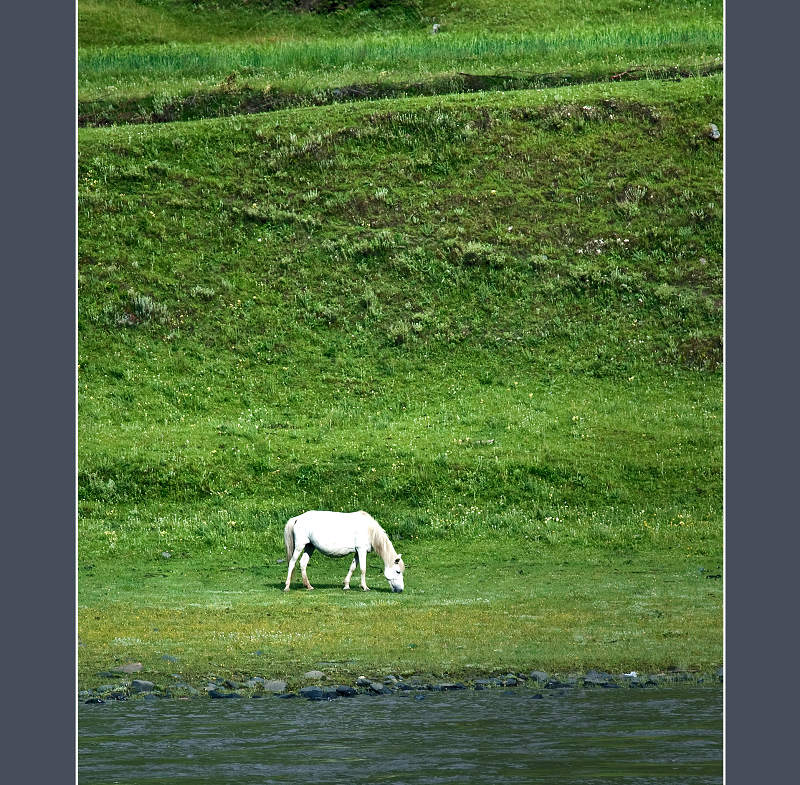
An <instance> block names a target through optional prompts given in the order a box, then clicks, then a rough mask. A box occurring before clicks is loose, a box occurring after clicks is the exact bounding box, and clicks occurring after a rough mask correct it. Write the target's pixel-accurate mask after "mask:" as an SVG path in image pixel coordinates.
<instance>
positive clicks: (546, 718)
mask: <svg viewBox="0 0 800 785" xmlns="http://www.w3.org/2000/svg"><path fill="white" fill-rule="evenodd" d="M537 694H538V695H541V696H542V697H541V698H537V697H534V696H536V695H537ZM418 696H419V697H418ZM78 773H79V783H81V785H88V784H89V783H103V785H114V783H120V784H124V785H134V784H136V785H139V784H140V783H141V785H160V784H166V783H169V784H170V785H181V784H183V783H198V784H199V783H203V784H204V785H205V784H206V783H220V784H221V785H250V784H251V783H253V785H255V784H256V783H258V785H271V784H272V783H280V784H281V785H284V784H285V783H303V784H305V783H309V784H313V785H326V784H327V783H331V784H335V785H344V783H381V784H384V785H417V784H419V785H439V783H457V784H458V785H473V784H474V785H483V783H486V785H512V783H513V784H514V785H517V784H518V783H519V784H522V783H526V784H527V783H548V784H549V783H559V785H595V783H597V784H598V785H599V784H600V783H603V784H604V785H605V784H607V783H608V784H610V783H615V784H617V785H645V783H647V785H651V784H652V785H656V784H657V785H665V784H666V783H675V785H699V784H700V783H715V784H716V783H722V690H721V688H718V687H702V686H670V687H667V688H657V689H636V688H621V689H600V688H594V689H584V688H573V689H565V690H542V691H541V692H539V693H537V692H536V691H535V690H533V689H530V688H518V689H513V690H502V689H497V690H483V691H477V692H475V691H472V690H468V691H458V692H443V693H432V692H426V693H409V694H397V695H381V696H367V695H361V696H357V697H353V698H339V699H337V700H334V701H328V702H312V701H307V700H305V699H304V698H294V699H279V698H275V697H271V696H270V697H264V698H258V699H256V698H241V699H229V700H205V699H194V700H188V701H182V700H176V699H162V700H154V701H127V702H111V703H107V704H104V705H81V706H80V707H79V710H78Z"/></svg>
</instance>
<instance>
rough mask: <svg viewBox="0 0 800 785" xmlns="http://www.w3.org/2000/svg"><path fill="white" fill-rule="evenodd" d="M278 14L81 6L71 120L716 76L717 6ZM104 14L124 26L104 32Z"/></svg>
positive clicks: (271, 8)
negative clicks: (73, 116) (74, 115)
mask: <svg viewBox="0 0 800 785" xmlns="http://www.w3.org/2000/svg"><path fill="white" fill-rule="evenodd" d="M289 5H290V4H285V3H275V2H271V3H258V2H254V3H247V4H245V3H241V2H230V3H224V4H195V3H189V2H188V1H187V2H182V1H181V0H173V2H166V0H159V1H157V2H156V1H155V0H154V1H153V2H149V3H143V2H138V3H134V2H133V0H126V2H122V3H116V4H114V3H111V2H110V0H103V2H99V1H98V0H95V2H94V3H82V4H81V6H80V7H81V9H83V10H82V12H81V13H82V17H81V18H82V20H83V24H82V25H81V26H80V28H79V35H80V46H81V48H80V51H79V81H78V91H79V99H80V104H79V119H80V122H81V124H84V125H106V124H109V123H114V122H131V121H136V122H147V121H162V122H163V121H165V120H182V119H198V118H200V117H210V116H223V115H230V114H241V113H249V112H260V111H267V110H272V109H280V108H284V107H287V106H298V105H315V104H325V103H333V102H339V101H352V100H364V99H366V98H381V97H403V96H409V95H434V94H445V93H453V92H464V91H476V90H509V89H521V88H533V87H547V86H554V85H564V84H579V83H583V82H592V81H601V80H602V81H613V80H620V79H641V78H647V77H660V78H665V77H666V78H675V77H677V76H680V75H684V76H687V75H693V74H695V75H696V74H706V73H711V72H714V71H719V70H721V67H722V24H721V6H720V5H719V4H718V3H710V4H706V3H694V2H685V1H684V2H672V3H658V4H652V5H653V7H652V8H651V7H650V5H647V4H644V3H641V4H639V3H630V2H624V1H623V2H621V1H620V0H607V1H606V2H603V3H578V4H564V3H561V2H554V1H553V0H548V1H547V2H527V3H525V2H523V3H513V4H505V3H497V2H496V0H483V2H481V1H480V0H467V1H466V2H462V3H452V4H437V3H414V2H407V3H403V2H399V3H388V4H387V5H386V7H383V8H378V9H377V10H373V9H371V8H369V7H368V6H369V4H368V3H363V2H360V3H356V5H355V6H354V7H352V8H348V9H346V10H343V11H339V12H336V13H302V12H298V11H297V10H295V9H293V8H292V7H289ZM107 17H108V18H110V19H113V20H114V22H115V24H116V25H123V26H125V29H124V30H122V29H118V26H117V27H112V28H111V29H108V30H106V26H105V22H104V20H105V19H106V18H107ZM433 20H438V21H437V24H440V31H439V33H438V34H437V35H432V34H431V30H432V25H431V22H432V21H433ZM140 22H141V24H140ZM121 44H125V45H124V46H122V45H121Z"/></svg>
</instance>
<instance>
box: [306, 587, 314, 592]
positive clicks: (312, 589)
mask: <svg viewBox="0 0 800 785" xmlns="http://www.w3.org/2000/svg"><path fill="white" fill-rule="evenodd" d="M306 589H308V590H309V591H314V587H313V586H306Z"/></svg>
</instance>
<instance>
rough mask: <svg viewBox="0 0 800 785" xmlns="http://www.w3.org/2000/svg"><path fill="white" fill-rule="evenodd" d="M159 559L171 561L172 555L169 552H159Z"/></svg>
mask: <svg viewBox="0 0 800 785" xmlns="http://www.w3.org/2000/svg"><path fill="white" fill-rule="evenodd" d="M161 558H162V559H171V558H172V554H171V553H170V552H169V551H161Z"/></svg>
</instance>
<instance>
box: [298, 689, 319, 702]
mask: <svg viewBox="0 0 800 785" xmlns="http://www.w3.org/2000/svg"><path fill="white" fill-rule="evenodd" d="M300 695H301V697H303V698H307V699H308V700H310V701H321V700H324V698H325V692H324V691H323V689H322V687H301V688H300Z"/></svg>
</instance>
